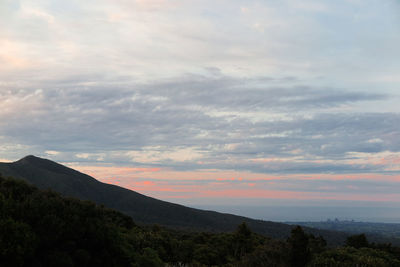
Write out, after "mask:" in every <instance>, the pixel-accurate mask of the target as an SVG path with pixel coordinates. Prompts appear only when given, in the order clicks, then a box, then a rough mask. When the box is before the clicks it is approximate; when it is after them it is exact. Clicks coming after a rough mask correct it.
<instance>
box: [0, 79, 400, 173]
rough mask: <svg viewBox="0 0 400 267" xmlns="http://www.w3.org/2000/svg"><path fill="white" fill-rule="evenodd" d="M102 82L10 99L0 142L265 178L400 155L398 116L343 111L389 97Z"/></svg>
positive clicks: (9, 94)
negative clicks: (183, 154)
mask: <svg viewBox="0 0 400 267" xmlns="http://www.w3.org/2000/svg"><path fill="white" fill-rule="evenodd" d="M91 79H93V80H96V81H97V82H96V84H90V80H91ZM99 79H100V77H99V76H94V77H92V78H90V77H89V78H87V77H72V78H71V79H63V80H61V81H60V82H58V81H54V80H50V81H47V82H42V85H43V86H42V87H41V88H42V89H40V90H39V89H35V90H34V89H29V88H25V89H9V90H7V91H6V94H5V95H3V98H2V99H3V102H4V101H6V102H4V103H5V105H6V109H4V110H3V111H2V112H0V126H1V129H0V136H3V139H4V142H5V143H9V144H20V145H24V146H27V147H28V148H29V149H30V150H33V151H38V152H39V153H43V151H46V150H56V151H61V152H64V153H65V154H64V156H63V157H65V158H64V159H66V158H68V160H67V161H71V157H72V158H73V157H74V155H76V154H79V153H89V154H93V157H90V156H88V157H86V158H85V159H82V158H81V159H79V160H80V161H82V160H87V161H93V160H96V159H97V158H102V159H103V160H106V161H108V162H114V163H115V164H126V163H128V162H136V163H137V164H154V165H157V166H169V167H173V168H176V169H186V170H188V169H198V168H221V169H237V170H250V171H254V172H263V173H268V172H280V173H296V172H304V173H318V172H325V173H330V172H340V173H342V172H373V171H384V167H385V166H381V165H373V164H372V165H371V164H362V163H360V162H359V163H356V164H351V163H349V162H348V161H349V160H351V158H350V156H349V153H356V152H360V153H370V154H374V153H381V152H385V151H391V152H399V151H400V143H399V142H398V140H400V139H399V137H400V136H399V135H400V131H399V129H398V127H397V125H400V115H399V114H397V113H366V112H359V111H357V110H354V111H352V110H350V112H348V111H347V110H348V108H347V110H346V109H345V110H346V112H339V111H340V107H342V106H344V107H349V106H350V107H351V106H352V105H354V104H356V103H363V102H366V101H375V102H377V101H383V100H385V99H386V98H387V97H388V96H387V95H383V94H368V93H363V92H360V93H357V92H349V91H348V90H340V89H327V88H317V87H310V86H293V85H288V84H286V81H285V79H283V80H279V79H277V80H274V79H272V78H253V79H238V78H232V77H228V76H223V75H220V74H218V77H214V78H206V77H202V76H195V75H186V76H184V77H183V78H179V79H175V80H172V81H171V80H169V81H166V82H165V81H164V82H155V83H152V84H150V83H146V84H139V83H133V82H132V81H128V82H126V83H124V80H123V79H122V81H120V83H119V84H118V82H117V81H116V79H110V78H108V79H103V80H100V81H99ZM127 80H128V79H127ZM88 81H89V82H88ZM101 82H103V84H102V85H100V84H101ZM85 83H86V84H85ZM57 88H58V89H57ZM338 108H339V109H338ZM294 111H296V112H294ZM182 149H189V150H190V151H189V152H187V153H195V156H193V157H192V156H189V158H188V159H185V160H184V161H182V162H180V161H179V160H178V161H177V160H176V159H175V158H173V157H172V158H171V157H169V156H168V154H169V153H174V151H180V150H182ZM23 151H24V150H23ZM132 151H136V152H137V153H142V154H144V155H146V153H149V151H150V153H157V155H158V156H160V155H162V156H160V158H159V159H158V160H155V161H154V162H150V161H148V162H143V161H141V159H140V157H139V159H138V154H137V153H136V154H135V155H136V156H134V157H132V156H131V157H130V156H129V155H130V154H129V153H130V152H132ZM21 153H23V152H21ZM99 153H100V154H101V155H102V156H98V154H99ZM0 156H1V155H0ZM21 156H22V155H21ZM60 157H62V156H61V155H60ZM153 158H154V157H153ZM265 158H267V159H271V161H265V162H263V160H262V159H265ZM154 159H155V158H154ZM75 160H77V159H76V158H75ZM199 161H201V164H199V163H198V162H199Z"/></svg>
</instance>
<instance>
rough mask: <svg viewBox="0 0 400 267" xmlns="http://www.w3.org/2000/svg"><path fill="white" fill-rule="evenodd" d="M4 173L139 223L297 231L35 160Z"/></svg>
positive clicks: (329, 236) (330, 236) (2, 166)
mask: <svg viewBox="0 0 400 267" xmlns="http://www.w3.org/2000/svg"><path fill="white" fill-rule="evenodd" d="M0 173H2V174H3V175H4V176H13V177H16V178H21V179H24V180H26V181H27V182H29V183H31V184H33V185H36V186H37V187H39V188H41V189H52V190H55V191H57V192H59V193H61V194H63V195H65V196H72V197H76V198H79V199H82V200H91V201H94V202H95V203H98V204H103V205H105V206H106V207H108V208H112V209H116V210H118V211H121V212H123V213H125V214H127V215H129V216H131V217H132V218H133V219H134V220H135V221H136V222H138V223H144V224H160V225H164V226H168V227H174V228H178V229H193V230H201V231H216V232H218V231H223V232H227V231H233V230H234V229H235V228H236V227H237V225H239V224H241V223H242V222H246V224H247V225H248V226H249V227H250V228H251V229H252V230H253V231H254V232H256V233H259V234H263V235H267V236H270V237H274V238H286V237H287V236H289V234H290V231H291V229H292V227H293V226H290V225H287V224H283V223H276V222H268V221H261V220H254V219H250V218H246V217H241V216H236V215H231V214H224V213H219V212H214V211H205V210H199V209H193V208H188V207H185V206H182V205H178V204H173V203H169V202H165V201H161V200H157V199H154V198H151V197H147V196H144V195H142V194H139V193H137V192H134V191H132V190H128V189H125V188H122V187H119V186H115V185H110V184H105V183H102V182H99V181H97V180H96V179H94V178H93V177H90V176H88V175H86V174H83V173H80V172H78V171H76V170H73V169H71V168H68V167H65V166H63V165H60V164H58V163H55V162H53V161H50V160H46V159H41V158H38V157H34V156H27V157H25V158H23V159H21V160H19V161H16V162H13V163H0ZM305 231H306V232H309V233H312V234H314V235H323V236H324V238H325V239H326V240H327V241H328V243H329V244H343V242H344V240H345V239H346V236H347V235H346V234H344V233H341V232H334V231H327V230H318V229H312V228H305Z"/></svg>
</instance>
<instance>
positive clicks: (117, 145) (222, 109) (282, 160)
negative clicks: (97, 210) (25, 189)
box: [0, 0, 400, 205]
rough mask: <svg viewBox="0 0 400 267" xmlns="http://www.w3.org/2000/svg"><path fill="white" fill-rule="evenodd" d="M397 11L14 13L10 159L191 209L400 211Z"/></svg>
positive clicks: (67, 7)
mask: <svg viewBox="0 0 400 267" xmlns="http://www.w3.org/2000/svg"><path fill="white" fill-rule="evenodd" d="M399 47H400V1H398V0H337V1H331V0H329V1H328V0H322V1H321V0H303V1H295V0H264V1H256V0H246V1H243V0H212V1H210V0H201V1H200V0H136V1H135V0H130V1H128V0H114V1H105V0H97V1H93V0H89V1H78V0H70V1H61V0H35V1H33V0H32V1H29V0H2V1H1V3H0V107H1V108H0V159H1V161H15V160H18V159H20V158H22V157H24V156H26V155H30V154H33V155H36V156H40V157H44V158H48V159H51V160H54V161H57V162H60V163H62V164H66V165H68V166H70V167H73V168H76V169H78V170H80V171H82V172H85V173H88V174H90V175H93V176H94V177H95V178H97V179H99V180H101V181H103V182H107V183H112V184H117V185H120V186H123V187H127V188H129V189H132V190H135V191H138V192H141V193H143V194H146V195H150V196H153V197H157V198H160V199H164V200H170V201H174V202H178V203H185V204H221V205H222V204H235V205H236V204H238V203H241V204H243V203H245V204H246V205H250V204H251V205H268V204H277V203H280V204H282V203H284V204H285V203H286V204H287V205H293V203H307V205H327V204H329V203H353V204H354V203H370V204H371V203H374V205H377V203H378V204H379V203H381V204H382V205H392V204H396V203H397V204H400V107H399V104H398V103H399V101H400V75H399V73H400V49H399Z"/></svg>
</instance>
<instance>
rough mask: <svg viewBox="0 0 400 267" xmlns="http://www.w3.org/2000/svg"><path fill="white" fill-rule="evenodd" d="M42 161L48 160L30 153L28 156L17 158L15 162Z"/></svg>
mask: <svg viewBox="0 0 400 267" xmlns="http://www.w3.org/2000/svg"><path fill="white" fill-rule="evenodd" d="M41 161H47V160H46V159H43V158H39V157H36V156H34V155H28V156H25V157H23V158H22V159H20V160H17V161H16V162H15V163H35V162H41Z"/></svg>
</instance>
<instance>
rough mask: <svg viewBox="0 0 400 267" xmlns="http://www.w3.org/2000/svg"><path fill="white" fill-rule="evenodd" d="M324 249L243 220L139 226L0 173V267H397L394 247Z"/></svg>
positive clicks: (300, 236) (358, 242) (355, 243)
mask: <svg viewBox="0 0 400 267" xmlns="http://www.w3.org/2000/svg"><path fill="white" fill-rule="evenodd" d="M346 245H347V246H346V247H338V248H327V247H326V242H325V240H324V239H323V238H322V237H315V236H314V235H311V234H306V233H305V232H304V231H303V229H302V228H301V227H300V226H296V227H294V228H293V229H292V230H291V233H290V237H289V238H288V239H287V240H286V241H283V240H274V239H270V238H268V237H265V236H262V235H258V234H256V233H253V232H252V231H251V229H250V228H249V227H248V226H247V225H246V224H245V223H242V224H240V225H238V226H237V228H236V230H235V231H233V232H230V233H210V232H193V231H182V230H181V231H178V230H171V229H167V228H163V227H159V226H138V225H136V224H135V223H134V222H133V220H132V219H131V218H130V217H129V216H127V215H124V214H122V213H120V212H118V211H114V210H111V209H108V208H105V207H104V206H99V205H96V204H94V203H93V202H91V201H83V200H78V199H75V198H67V197H63V196H61V195H60V194H59V193H56V192H53V191H51V190H39V189H37V188H36V187H34V186H32V185H28V183H26V182H25V181H23V180H21V179H13V178H3V177H2V176H1V175H0V266H2V267H54V266H57V267H67V266H68V267H69V266H107V267H110V266H111V267H112V266H115V267H119V266H130V267H146V266H149V267H150V266H151V267H162V266H198V267H203V266H204V267H206V266H226V267H229V266H237V267H248V266H260V267H262V266H265V267H266V266H281V267H306V266H368V267H376V266H400V261H399V259H400V249H399V248H397V247H392V246H391V245H389V244H370V243H369V242H368V240H367V239H366V237H365V235H355V236H350V237H348V238H347V240H346Z"/></svg>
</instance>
